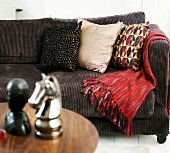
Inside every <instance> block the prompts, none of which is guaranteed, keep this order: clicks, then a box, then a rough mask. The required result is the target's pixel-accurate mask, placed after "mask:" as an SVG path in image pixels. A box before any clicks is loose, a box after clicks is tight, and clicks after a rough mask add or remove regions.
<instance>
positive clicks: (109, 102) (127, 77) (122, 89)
mask: <svg viewBox="0 0 170 153" xmlns="http://www.w3.org/2000/svg"><path fill="white" fill-rule="evenodd" d="M158 39H166V40H167V38H166V36H165V34H164V33H163V32H162V31H160V30H150V31H149V34H148V36H147V38H146V40H145V43H144V48H143V65H142V67H141V70H140V71H137V72H135V71H133V70H132V69H127V70H123V71H117V72H111V73H107V74H103V75H101V76H99V77H97V78H88V79H87V80H84V81H83V84H84V88H83V93H84V94H85V95H86V97H87V98H89V99H90V102H91V104H94V103H97V104H98V107H97V110H98V111H100V112H101V113H102V115H103V116H105V117H106V118H108V119H109V120H110V121H112V122H113V123H114V124H116V125H117V126H118V127H119V128H120V129H121V130H122V131H123V132H124V133H126V135H127V136H130V135H131V126H132V120H133V118H134V116H135V114H136V112H137V110H138V108H139V107H140V105H141V104H142V102H143V101H144V99H145V97H146V95H147V94H148V93H149V91H150V90H152V89H153V88H155V86H156V79H155V77H154V75H153V73H152V70H151V67H150V62H149V59H148V47H149V44H150V42H151V41H153V40H158Z"/></svg>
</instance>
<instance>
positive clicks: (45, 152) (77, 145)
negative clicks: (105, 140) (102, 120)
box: [0, 103, 99, 153]
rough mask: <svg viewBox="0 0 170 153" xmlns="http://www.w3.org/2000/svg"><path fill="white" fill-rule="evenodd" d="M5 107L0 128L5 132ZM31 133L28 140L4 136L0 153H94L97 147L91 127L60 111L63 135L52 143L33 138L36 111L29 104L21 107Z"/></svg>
mask: <svg viewBox="0 0 170 153" xmlns="http://www.w3.org/2000/svg"><path fill="white" fill-rule="evenodd" d="M8 111H9V108H8V103H0V128H3V129H4V121H5V117H6V113H7V112H8ZM24 111H25V112H26V114H27V116H28V118H29V120H30V123H31V126H32V131H31V133H30V134H29V135H27V136H13V135H10V134H8V133H7V134H6V136H5V138H3V139H0V153H93V152H94V151H95V148H96V146H97V143H98V137H99V135H98V132H97V130H96V128H95V127H94V125H93V124H92V123H91V122H90V121H88V120H87V119H86V118H84V117H83V116H81V115H79V114H77V113H74V112H72V111H69V110H66V109H62V113H61V119H62V122H63V135H62V136H61V137H59V138H57V139H54V140H44V139H40V138H37V137H36V136H35V134H34V122H35V120H36V117H35V111H36V110H35V109H33V108H31V107H30V106H29V105H28V104H26V106H25V107H24Z"/></svg>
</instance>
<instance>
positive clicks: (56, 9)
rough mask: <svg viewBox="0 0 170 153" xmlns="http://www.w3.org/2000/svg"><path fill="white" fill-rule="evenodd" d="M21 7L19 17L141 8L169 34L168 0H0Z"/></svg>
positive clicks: (101, 13) (1, 3)
mask: <svg viewBox="0 0 170 153" xmlns="http://www.w3.org/2000/svg"><path fill="white" fill-rule="evenodd" d="M3 6H8V7H16V8H21V9H23V11H22V12H19V13H18V15H17V16H18V18H19V19H31V18H42V17H58V18H76V17H98V16H107V15H114V14H120V13H128V12H133V11H141V10H142V11H144V12H145V14H146V20H149V21H151V23H157V24H158V25H159V26H160V28H161V29H162V30H163V31H164V32H165V33H166V34H167V36H168V37H169V38H170V0H119V1H118V0H60V1H59V0H0V7H3Z"/></svg>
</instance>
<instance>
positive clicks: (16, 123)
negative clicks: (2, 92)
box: [5, 78, 31, 136]
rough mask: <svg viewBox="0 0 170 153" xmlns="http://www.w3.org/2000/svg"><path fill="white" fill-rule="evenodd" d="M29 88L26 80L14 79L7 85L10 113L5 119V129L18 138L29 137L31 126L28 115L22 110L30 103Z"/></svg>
mask: <svg viewBox="0 0 170 153" xmlns="http://www.w3.org/2000/svg"><path fill="white" fill-rule="evenodd" d="M28 97H29V86H28V84H27V82H26V81H25V80H24V79H21V78H14V79H12V80H11V81H9V83H8V85H7V101H8V106H9V109H10V111H9V112H8V113H7V115H6V118H5V129H6V131H7V132H8V133H10V134H12V135H16V136H24V135H28V134H29V133H30V132H31V125H30V122H29V119H28V117H27V114H26V113H25V112H24V111H23V110H22V109H23V107H24V106H25V104H26V103H27V102H28Z"/></svg>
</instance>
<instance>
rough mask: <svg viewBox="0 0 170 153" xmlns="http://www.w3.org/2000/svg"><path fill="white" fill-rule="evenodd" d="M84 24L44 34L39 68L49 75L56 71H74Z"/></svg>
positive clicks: (50, 30)
mask: <svg viewBox="0 0 170 153" xmlns="http://www.w3.org/2000/svg"><path fill="white" fill-rule="evenodd" d="M81 25H82V22H79V23H77V24H75V25H72V26H69V27H64V28H62V29H55V28H54V29H48V30H46V31H45V33H44V39H43V50H42V55H41V59H40V64H39V66H38V68H39V69H40V70H41V71H42V72H44V73H48V72H51V71H54V70H67V71H74V69H75V67H76V65H77V57H78V49H79V45H80V29H81Z"/></svg>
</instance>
